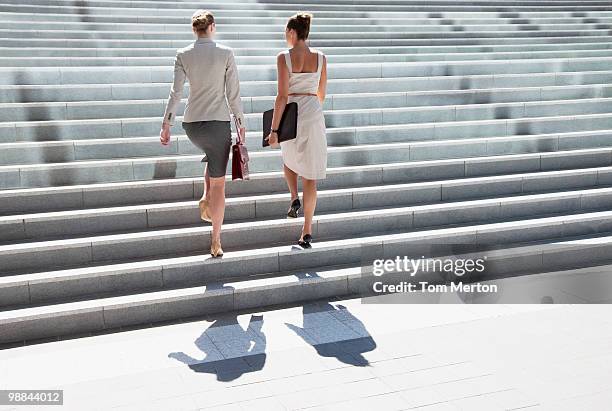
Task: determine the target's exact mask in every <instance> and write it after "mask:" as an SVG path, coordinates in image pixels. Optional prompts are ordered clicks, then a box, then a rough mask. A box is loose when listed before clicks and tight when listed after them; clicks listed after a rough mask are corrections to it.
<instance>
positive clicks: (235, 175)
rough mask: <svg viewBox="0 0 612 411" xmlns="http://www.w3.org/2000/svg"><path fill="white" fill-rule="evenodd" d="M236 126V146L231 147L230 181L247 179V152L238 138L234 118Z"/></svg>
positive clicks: (238, 134) (237, 129) (240, 138)
mask: <svg viewBox="0 0 612 411" xmlns="http://www.w3.org/2000/svg"><path fill="white" fill-rule="evenodd" d="M234 124H235V125H236V136H237V137H236V144H234V145H233V146H232V180H248V179H249V152H248V151H247V148H246V146H245V145H244V144H243V143H244V142H243V141H242V137H240V128H239V127H238V121H236V118H234Z"/></svg>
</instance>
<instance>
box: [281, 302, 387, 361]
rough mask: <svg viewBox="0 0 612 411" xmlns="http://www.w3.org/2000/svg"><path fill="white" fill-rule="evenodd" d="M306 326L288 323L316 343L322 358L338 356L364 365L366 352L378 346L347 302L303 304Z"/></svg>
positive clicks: (340, 358)
mask: <svg viewBox="0 0 612 411" xmlns="http://www.w3.org/2000/svg"><path fill="white" fill-rule="evenodd" d="M302 315H303V322H302V327H298V326H296V325H293V324H285V325H287V327H289V328H290V329H291V330H293V331H294V332H295V333H296V334H297V335H299V336H300V337H302V339H303V340H304V341H305V342H306V343H308V344H310V345H312V346H313V347H314V349H315V350H317V353H318V354H319V355H320V356H322V357H335V358H337V359H338V361H340V362H343V363H345V364H349V365H354V366H358V367H364V366H367V365H369V364H370V363H369V361H368V360H367V359H366V358H365V357H364V356H363V354H364V353H366V352H369V351H373V350H375V349H376V342H375V341H374V339H373V338H372V336H371V335H370V333H369V332H368V331H367V329H366V328H365V326H364V325H363V323H362V322H361V321H360V320H359V319H358V318H357V317H355V316H354V315H353V314H351V312H350V311H349V310H348V309H347V308H346V307H345V306H343V305H337V306H334V305H332V304H330V303H325V304H320V303H319V304H307V305H304V306H302Z"/></svg>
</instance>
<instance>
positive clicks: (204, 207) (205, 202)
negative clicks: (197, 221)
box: [199, 199, 212, 223]
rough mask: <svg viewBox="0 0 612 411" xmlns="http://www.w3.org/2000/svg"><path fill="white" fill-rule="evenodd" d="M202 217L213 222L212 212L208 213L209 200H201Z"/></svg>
mask: <svg viewBox="0 0 612 411" xmlns="http://www.w3.org/2000/svg"><path fill="white" fill-rule="evenodd" d="M199 206H200V218H201V219H202V220H204V221H206V222H209V223H212V218H210V214H208V200H204V199H202V200H200V203H199Z"/></svg>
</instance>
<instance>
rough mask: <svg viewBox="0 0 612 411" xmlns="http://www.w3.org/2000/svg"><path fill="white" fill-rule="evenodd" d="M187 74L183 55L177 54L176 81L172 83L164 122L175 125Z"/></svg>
mask: <svg viewBox="0 0 612 411" xmlns="http://www.w3.org/2000/svg"><path fill="white" fill-rule="evenodd" d="M186 77H187V73H186V72H185V67H183V62H182V61H181V54H180V53H179V52H177V53H176V57H175V58H174V80H173V82H172V88H171V89H170V96H169V97H168V104H167V105H166V112H165V113H164V122H166V123H170V124H174V119H175V118H176V110H177V109H178V106H179V104H180V103H181V98H182V97H183V87H184V86H185V79H186Z"/></svg>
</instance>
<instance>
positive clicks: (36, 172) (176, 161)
mask: <svg viewBox="0 0 612 411" xmlns="http://www.w3.org/2000/svg"><path fill="white" fill-rule="evenodd" d="M563 119H564V120H563V121H565V123H559V122H552V120H551V119H549V118H544V119H539V120H540V121H539V122H534V123H525V122H524V120H520V121H519V122H517V123H516V124H512V125H510V124H506V123H505V122H503V121H501V122H500V120H496V121H494V122H493V123H491V124H486V123H480V124H478V123H476V122H471V123H469V124H464V125H463V127H465V128H466V129H467V130H473V128H474V127H475V126H477V125H479V126H481V127H483V130H479V131H481V132H491V130H495V131H496V134H493V135H500V129H501V130H506V128H507V127H508V126H511V127H512V129H513V130H516V131H518V132H519V133H516V134H521V133H520V131H521V130H522V131H525V130H530V132H532V133H542V134H544V133H551V132H552V130H551V125H552V126H553V127H556V128H558V127H559V126H560V124H565V126H567V127H568V128H574V129H576V130H580V129H583V128H584V127H582V124H583V123H587V124H590V125H591V127H594V126H597V125H598V124H597V123H600V124H601V123H605V124H606V125H607V126H608V127H607V128H606V127H602V129H603V128H606V129H610V128H612V125H610V124H609V123H610V121H611V120H612V116H610V115H607V116H605V117H603V118H601V117H600V118H597V117H596V116H594V115H590V116H581V118H578V117H573V118H572V117H567V118H563ZM602 120H604V121H602ZM551 122H552V124H551ZM432 124H433V123H432ZM601 125H604V124H601ZM405 127H406V126H402V127H391V128H388V127H387V128H384V129H383V130H380V131H382V132H383V133H389V134H387V135H393V134H396V133H403V132H405V131H406V129H405ZM433 130H436V132H437V133H438V136H439V138H440V139H444V138H445V130H438V129H432V130H431V131H432V132H433ZM458 130H460V129H453V128H449V129H448V130H446V133H448V132H453V133H456V132H457V131H458ZM355 131H356V130H352V131H349V137H350V136H351V135H352V136H353V138H357V139H361V138H363V139H365V141H362V143H361V144H360V145H352V146H347V147H330V148H329V149H328V150H329V161H328V165H329V166H330V167H339V166H356V165H365V164H381V163H387V162H401V161H405V160H406V159H407V158H410V147H411V143H390V144H371V143H369V141H368V138H369V137H368V136H369V135H370V134H371V132H368V130H367V128H361V129H360V130H359V132H360V133H361V135H362V136H363V137H358V136H357V135H355V134H354V133H355ZM411 131H412V132H418V131H419V128H415V129H413V130H411ZM565 131H573V130H565ZM502 134H503V132H502ZM512 134H514V131H513V133H512ZM523 134H524V133H523ZM472 137H473V138H475V137H478V136H475V135H472ZM420 138H422V136H421V137H420ZM446 138H447V139H448V138H449V137H448V136H446ZM578 138H581V137H580V136H578ZM604 139H605V138H604ZM368 143H369V144H368ZM505 144H506V142H505ZM598 144H599V143H598ZM546 146H547V147H548V149H555V141H554V137H553V141H552V142H551V141H550V140H549V141H548V142H547V143H546ZM449 147H450V148H451V149H457V150H458V149H463V150H467V153H469V154H472V155H474V151H473V150H474V149H470V148H469V146H468V147H467V148H466V147H465V146H464V147H462V143H461V142H459V144H456V145H454V146H452V145H451V146H449ZM483 147H486V146H483ZM498 147H499V148H500V149H503V147H504V144H502V145H500V146H498ZM484 150H486V148H484V149H482V148H481V149H476V151H477V153H476V154H478V155H486V153H485V151H484ZM607 150H608V148H600V149H590V150H572V151H563V152H557V153H555V152H552V153H535V155H536V156H543V157H544V156H550V158H557V160H554V161H552V162H553V163H555V164H556V162H558V161H561V160H558V158H562V157H563V158H565V159H566V160H564V161H563V162H562V164H561V165H559V166H558V167H560V168H564V167H566V166H567V165H569V164H572V162H574V161H578V160H577V159H579V158H580V159H582V158H583V157H587V158H585V159H582V160H581V161H587V162H590V163H589V165H585V166H586V167H599V166H607V165H609V164H608V162H609V161H610V159H609V158H608V157H609V152H608V151H607ZM432 151H433V152H432ZM449 152H450V153H452V150H446V151H444V150H440V149H439V146H438V147H436V150H431V149H428V148H425V149H423V150H421V153H420V154H419V155H421V156H425V158H430V159H432V158H437V156H440V155H442V156H448V155H449ZM414 155H415V154H413V156H414ZM589 156H592V157H591V158H588V157H589ZM574 158H575V159H574ZM200 159H201V154H200V155H197V156H196V155H193V156H188V155H179V156H164V157H153V158H134V159H115V160H98V161H78V162H72V163H56V164H34V165H20V166H0V183H1V184H0V186H1V187H2V188H3V189H8V188H18V187H47V186H58V185H74V184H92V183H101V182H117V181H133V180H148V179H158V178H175V177H193V176H197V175H200V173H201V172H202V164H201V162H200ZM536 159H537V160H536ZM570 159H571V160H570ZM251 160H252V161H251V162H250V163H249V167H250V168H251V171H252V172H267V171H274V170H275V169H278V168H276V167H280V164H281V157H280V153H279V152H278V151H277V150H266V151H262V152H253V153H251ZM534 160H535V163H531V162H530V161H528V163H529V167H533V166H536V167H537V169H539V168H540V160H539V157H534ZM493 161H496V160H495V159H494V157H493ZM565 161H569V163H568V164H566V163H565ZM551 166H552V165H549V166H548V167H551ZM553 167H557V166H553ZM477 168H478V167H477ZM484 168H485V169H486V166H485V167H484ZM524 171H530V170H518V171H516V172H524ZM481 172H483V171H481Z"/></svg>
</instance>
